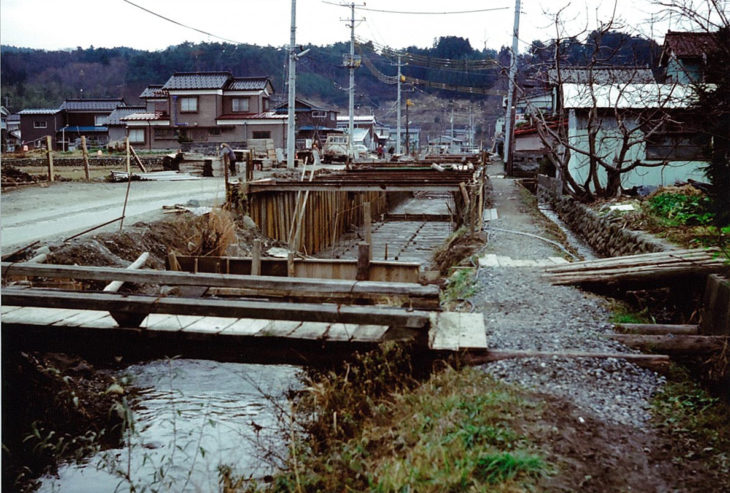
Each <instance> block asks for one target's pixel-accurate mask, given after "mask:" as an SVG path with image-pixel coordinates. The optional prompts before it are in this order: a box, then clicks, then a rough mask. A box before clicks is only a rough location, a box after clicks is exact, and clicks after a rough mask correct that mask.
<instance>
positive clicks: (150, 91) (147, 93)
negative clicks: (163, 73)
mask: <svg viewBox="0 0 730 493" xmlns="http://www.w3.org/2000/svg"><path fill="white" fill-rule="evenodd" d="M139 97H140V98H141V99H146V98H165V97H167V90H165V89H163V88H162V84H150V85H149V86H147V87H145V88H144V91H142V94H140V95H139Z"/></svg>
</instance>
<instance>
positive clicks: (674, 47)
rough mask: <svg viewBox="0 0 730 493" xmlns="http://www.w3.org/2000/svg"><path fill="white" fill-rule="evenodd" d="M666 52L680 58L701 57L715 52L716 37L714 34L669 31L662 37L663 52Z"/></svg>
mask: <svg viewBox="0 0 730 493" xmlns="http://www.w3.org/2000/svg"><path fill="white" fill-rule="evenodd" d="M667 50H669V51H671V52H672V53H674V54H675V55H676V56H678V57H680V58H684V57H701V56H702V55H704V54H706V53H709V52H711V51H715V50H717V36H716V34H715V33H692V32H674V31H669V32H668V33H667V34H666V36H664V51H665V52H666V51H667Z"/></svg>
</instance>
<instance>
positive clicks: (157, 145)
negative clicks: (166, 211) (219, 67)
mask: <svg viewBox="0 0 730 493" xmlns="http://www.w3.org/2000/svg"><path fill="white" fill-rule="evenodd" d="M273 92H274V88H273V86H272V84H271V81H270V80H269V79H268V78H267V77H234V76H233V75H232V74H231V73H230V72H193V73H190V72H177V73H175V74H173V75H172V76H171V77H170V78H169V79H168V80H167V82H166V83H165V84H163V85H151V86H148V87H147V88H146V89H145V90H144V91H143V92H142V94H141V95H140V97H141V98H142V99H143V100H145V106H146V109H145V111H144V112H140V113H135V114H131V115H128V116H126V117H124V118H123V119H122V121H124V122H125V123H126V125H127V130H128V133H129V137H130V141H131V142H133V143H135V144H137V145H140V146H144V147H146V148H149V149H169V148H176V147H183V148H184V147H189V146H196V147H198V148H202V149H209V150H210V149H213V148H217V147H218V146H219V145H220V143H222V142H226V143H228V144H231V145H233V146H235V147H240V146H245V145H246V142H247V141H248V140H250V139H272V140H273V141H274V146H275V147H283V146H284V136H285V135H286V118H285V117H284V118H282V117H281V116H280V115H277V114H275V113H274V112H272V111H269V98H270V97H271V94H272V93H273Z"/></svg>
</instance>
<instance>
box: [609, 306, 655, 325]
mask: <svg viewBox="0 0 730 493" xmlns="http://www.w3.org/2000/svg"><path fill="white" fill-rule="evenodd" d="M609 309H610V311H611V317H610V318H609V321H610V322H611V323H614V324H651V323H656V321H655V320H654V319H653V318H652V317H651V316H650V315H649V309H648V308H647V307H645V308H643V309H642V310H635V309H633V308H631V307H630V306H629V305H628V304H627V303H624V302H620V301H614V302H612V303H611V304H610V307H609Z"/></svg>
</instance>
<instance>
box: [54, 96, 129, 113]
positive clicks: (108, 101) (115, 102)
mask: <svg viewBox="0 0 730 493" xmlns="http://www.w3.org/2000/svg"><path fill="white" fill-rule="evenodd" d="M118 106H127V103H126V102H125V101H124V99H123V98H99V99H67V100H66V101H64V102H63V104H62V105H61V109H62V110H67V111H108V112H110V113H111V112H112V111H114V110H115V109H116V108H117V107H118Z"/></svg>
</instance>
